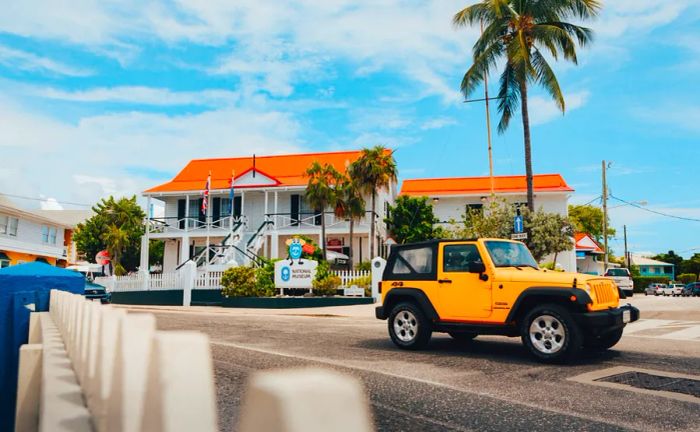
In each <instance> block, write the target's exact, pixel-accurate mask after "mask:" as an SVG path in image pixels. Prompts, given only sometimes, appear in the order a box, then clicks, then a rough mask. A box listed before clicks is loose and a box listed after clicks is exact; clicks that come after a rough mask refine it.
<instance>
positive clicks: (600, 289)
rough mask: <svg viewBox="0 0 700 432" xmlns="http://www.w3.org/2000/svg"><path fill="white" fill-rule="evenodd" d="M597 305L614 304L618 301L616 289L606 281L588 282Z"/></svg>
mask: <svg viewBox="0 0 700 432" xmlns="http://www.w3.org/2000/svg"><path fill="white" fill-rule="evenodd" d="M589 284H590V286H591V288H592V289H593V292H594V293H595V298H596V301H597V302H598V303H603V304H604V303H615V302H617V301H619V298H618V294H617V288H616V286H615V284H614V283H612V282H610V281H607V280H600V281H594V282H589Z"/></svg>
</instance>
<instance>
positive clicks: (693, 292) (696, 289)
mask: <svg viewBox="0 0 700 432" xmlns="http://www.w3.org/2000/svg"><path fill="white" fill-rule="evenodd" d="M681 295H682V296H683V297H695V296H698V297H700V282H691V283H689V284H687V285H686V286H685V287H683V291H682V292H681Z"/></svg>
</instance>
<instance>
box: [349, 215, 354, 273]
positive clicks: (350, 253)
mask: <svg viewBox="0 0 700 432" xmlns="http://www.w3.org/2000/svg"><path fill="white" fill-rule="evenodd" d="M354 229H355V218H354V216H351V217H350V250H349V251H348V264H349V267H350V270H352V269H353V265H352V240H353V239H352V238H353V231H354Z"/></svg>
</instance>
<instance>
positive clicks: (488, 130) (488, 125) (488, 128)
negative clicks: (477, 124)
mask: <svg viewBox="0 0 700 432" xmlns="http://www.w3.org/2000/svg"><path fill="white" fill-rule="evenodd" d="M481 34H482V35H483V34H484V21H483V20H481ZM484 101H485V102H486V134H487V138H488V147H489V180H490V181H491V195H493V194H494V189H495V186H494V178H493V151H492V148H491V114H490V111H489V78H488V73H487V72H484Z"/></svg>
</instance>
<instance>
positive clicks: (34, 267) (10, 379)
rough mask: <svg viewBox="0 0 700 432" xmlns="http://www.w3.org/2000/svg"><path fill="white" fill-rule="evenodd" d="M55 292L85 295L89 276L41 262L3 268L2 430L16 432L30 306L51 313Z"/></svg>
mask: <svg viewBox="0 0 700 432" xmlns="http://www.w3.org/2000/svg"><path fill="white" fill-rule="evenodd" d="M52 289H59V290H63V291H70V292H72V293H76V294H83V293H84V292H85V277H84V276H83V275H82V274H80V273H78V272H75V271H71V270H66V269H62V268H58V267H53V266H51V265H49V264H44V263H39V262H32V263H28V264H20V265H16V266H12V267H6V268H3V269H0V431H11V430H14V422H15V399H16V397H17V366H18V362H19V347H20V345H22V344H25V343H27V336H28V334H29V313H30V310H29V309H28V308H27V305H31V304H33V305H34V310H35V311H37V312H44V311H48V310H49V292H50V291H51V290H52Z"/></svg>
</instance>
